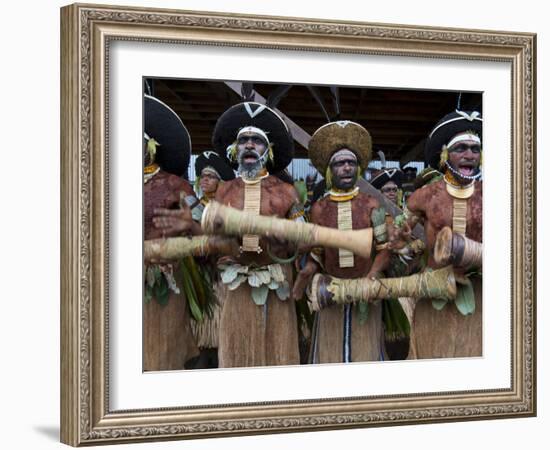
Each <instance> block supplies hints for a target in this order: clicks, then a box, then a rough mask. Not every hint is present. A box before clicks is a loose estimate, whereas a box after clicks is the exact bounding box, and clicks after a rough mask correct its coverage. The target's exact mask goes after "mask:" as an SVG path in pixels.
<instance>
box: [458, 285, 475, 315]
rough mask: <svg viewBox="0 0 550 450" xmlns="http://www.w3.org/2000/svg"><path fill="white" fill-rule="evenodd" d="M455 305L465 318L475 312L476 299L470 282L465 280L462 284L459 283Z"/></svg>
mask: <svg viewBox="0 0 550 450" xmlns="http://www.w3.org/2000/svg"><path fill="white" fill-rule="evenodd" d="M455 305H456V308H457V309H458V311H459V312H460V314H462V315H463V316H468V315H471V314H473V313H474V312H475V310H476V299H475V296H474V287H473V286H472V282H471V281H470V280H468V279H465V280H464V281H463V282H461V283H460V284H458V283H457V294H456V300H455Z"/></svg>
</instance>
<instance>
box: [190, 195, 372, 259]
mask: <svg viewBox="0 0 550 450" xmlns="http://www.w3.org/2000/svg"><path fill="white" fill-rule="evenodd" d="M201 225H202V229H203V230H204V232H205V233H208V234H225V235H229V236H243V235H246V234H252V235H254V234H256V235H259V236H262V237H276V238H279V239H285V240H287V241H289V242H293V243H297V244H303V245H311V246H321V247H333V248H341V249H344V250H349V251H351V252H353V253H355V254H356V255H359V256H362V257H364V258H369V257H370V255H371V250H372V242H373V229H372V228H364V229H362V230H349V231H348V230H346V231H343V230H338V229H336V228H328V227H322V226H320V225H314V224H311V223H305V222H294V221H291V220H286V219H281V218H277V217H270V216H258V215H254V214H250V213H247V212H245V211H241V210H239V209H235V208H231V207H230V206H225V205H222V204H220V203H217V202H210V203H208V205H207V206H206V208H205V210H204V212H203V215H202V223H201Z"/></svg>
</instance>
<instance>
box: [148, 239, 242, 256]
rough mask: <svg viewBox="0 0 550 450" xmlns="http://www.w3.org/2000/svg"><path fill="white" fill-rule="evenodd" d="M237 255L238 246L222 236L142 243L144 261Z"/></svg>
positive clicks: (233, 240)
mask: <svg viewBox="0 0 550 450" xmlns="http://www.w3.org/2000/svg"><path fill="white" fill-rule="evenodd" d="M214 254H219V255H238V254H239V244H238V242H237V241H236V240H235V239H233V238H226V237H222V236H194V237H191V238H187V237H172V238H167V239H151V240H148V241H145V242H144V245H143V255H144V260H145V261H151V260H153V261H154V260H157V261H159V260H160V261H171V260H176V259H180V258H183V257H185V256H209V255H214Z"/></svg>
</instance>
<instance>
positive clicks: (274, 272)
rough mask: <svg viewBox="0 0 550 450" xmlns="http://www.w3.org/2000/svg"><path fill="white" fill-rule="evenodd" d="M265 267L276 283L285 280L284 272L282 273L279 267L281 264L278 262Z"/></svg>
mask: <svg viewBox="0 0 550 450" xmlns="http://www.w3.org/2000/svg"><path fill="white" fill-rule="evenodd" d="M267 267H268V269H269V273H270V274H271V278H272V279H273V280H275V281H277V282H278V283H281V282H283V281H285V274H284V273H283V269H281V266H280V265H279V264H270V265H269V266H267Z"/></svg>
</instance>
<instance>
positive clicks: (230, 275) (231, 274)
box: [221, 264, 239, 284]
mask: <svg viewBox="0 0 550 450" xmlns="http://www.w3.org/2000/svg"><path fill="white" fill-rule="evenodd" d="M238 274H239V266H238V265H236V264H232V265H229V266H227V268H226V269H225V270H223V271H222V273H221V277H222V282H223V283H224V284H229V283H231V282H232V281H233V280H234V279H235V278H237V275H238Z"/></svg>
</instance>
